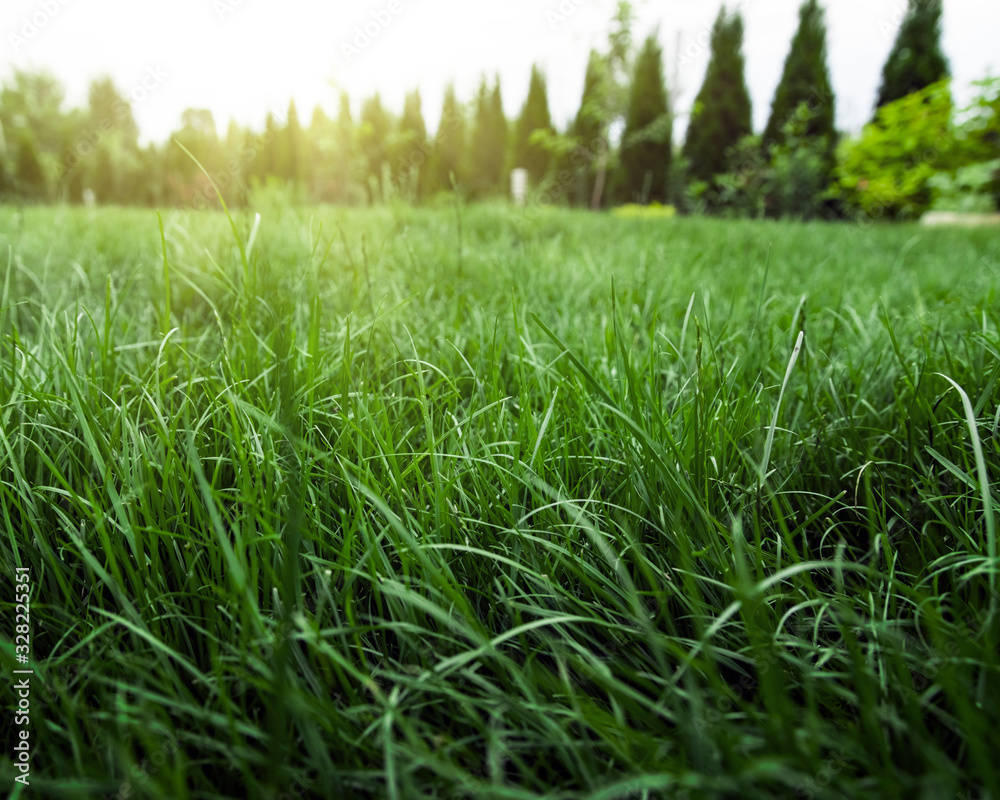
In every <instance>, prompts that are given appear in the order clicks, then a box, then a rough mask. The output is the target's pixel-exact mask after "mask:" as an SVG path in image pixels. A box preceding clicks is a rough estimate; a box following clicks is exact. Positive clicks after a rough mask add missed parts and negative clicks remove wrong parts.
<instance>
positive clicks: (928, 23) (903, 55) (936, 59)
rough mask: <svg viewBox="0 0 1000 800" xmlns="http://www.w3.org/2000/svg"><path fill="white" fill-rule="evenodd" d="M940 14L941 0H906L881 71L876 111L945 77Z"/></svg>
mask: <svg viewBox="0 0 1000 800" xmlns="http://www.w3.org/2000/svg"><path fill="white" fill-rule="evenodd" d="M942 13H943V4H942V0H909V6H908V7H907V10H906V16H905V17H904V18H903V24H902V26H901V27H900V29H899V34H898V35H897V36H896V41H895V43H894V44H893V46H892V50H891V51H890V53H889V58H888V59H887V60H886V62H885V66H884V67H883V69H882V83H881V85H880V86H879V90H878V100H877V101H876V103H875V108H876V110H877V109H880V108H882V107H883V106H885V105H888V104H889V103H892V102H893V101H895V100H899V99H900V98H903V97H906V96H907V95H910V94H913V93H914V92H918V91H920V90H921V89H924V88H926V87H927V86H930V85H931V84H933V83H937V82H938V81H941V80H943V79H945V78H947V77H948V75H949V68H948V60H947V59H946V58H945V55H944V52H943V51H942V49H941V16H942Z"/></svg>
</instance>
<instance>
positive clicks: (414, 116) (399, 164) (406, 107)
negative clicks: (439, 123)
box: [392, 90, 428, 200]
mask: <svg viewBox="0 0 1000 800" xmlns="http://www.w3.org/2000/svg"><path fill="white" fill-rule="evenodd" d="M421 105H422V104H421V100H420V91H419V90H414V91H412V92H408V93H407V95H406V99H405V100H404V102H403V116H402V118H401V119H400V121H399V135H398V136H397V137H396V140H395V142H394V146H393V150H394V152H393V157H392V174H393V180H395V181H396V182H397V183H398V184H399V188H400V189H402V190H403V191H407V192H410V193H411V196H412V199H414V200H419V199H420V197H421V195H422V191H421V189H422V186H423V185H425V184H426V183H427V153H428V146H427V125H426V124H425V123H424V114H423V110H422V108H421ZM414 171H416V175H417V179H416V183H415V184H413V185H411V179H412V175H413V174H414Z"/></svg>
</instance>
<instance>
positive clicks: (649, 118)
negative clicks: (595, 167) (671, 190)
mask: <svg viewBox="0 0 1000 800" xmlns="http://www.w3.org/2000/svg"><path fill="white" fill-rule="evenodd" d="M672 130H673V127H672V123H671V119H670V112H669V102H668V100H667V88H666V84H665V82H664V77H663V50H662V49H661V48H660V45H659V43H658V42H657V41H656V36H655V35H654V36H650V37H649V38H648V39H646V42H645V44H644V45H643V47H642V50H640V51H639V56H638V58H637V59H636V65H635V76H634V78H633V80H632V91H631V95H630V97H629V105H628V110H627V112H626V114H625V132H624V135H623V137H622V148H621V167H620V172H619V182H620V184H619V193H620V195H621V197H622V198H623V199H624V200H626V201H630V202H637V201H638V202H647V201H656V202H666V199H667V176H668V174H669V173H670V158H671V133H672Z"/></svg>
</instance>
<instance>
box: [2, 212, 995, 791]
mask: <svg viewBox="0 0 1000 800" xmlns="http://www.w3.org/2000/svg"><path fill="white" fill-rule="evenodd" d="M255 211H256V212H259V213H260V215H261V218H260V222H259V227H255V225H254V217H253V215H252V214H251V215H246V216H237V217H236V218H235V219H234V220H233V222H234V224H233V226H232V227H230V224H229V222H227V220H226V218H225V217H224V216H222V215H219V214H199V215H194V214H176V213H174V214H168V215H167V216H166V217H164V219H163V227H162V238H161V229H160V227H159V224H158V221H157V219H156V216H155V215H152V214H149V213H147V212H142V211H126V210H101V211H85V210H77V209H72V210H71V209H65V208H59V209H43V208H32V209H27V210H20V211H19V210H16V209H12V208H3V209H0V240H2V241H0V244H2V245H3V251H4V252H3V264H2V265H0V266H4V267H5V274H4V279H3V287H4V288H3V302H2V308H0V335H2V345H0V400H2V405H0V508H2V515H3V531H4V536H3V543H2V544H0V557H2V560H3V564H4V567H5V573H9V574H13V570H14V568H15V567H16V566H28V567H30V568H31V575H32V580H33V582H34V584H35V587H36V594H35V596H34V598H33V607H32V620H33V630H32V643H33V662H34V668H35V669H36V671H37V676H36V679H35V685H34V687H35V688H34V691H35V695H36V696H39V695H40V699H43V700H44V705H41V704H40V707H39V708H38V709H37V710H35V711H33V715H34V716H33V722H32V725H33V728H32V730H33V743H34V747H35V749H34V755H33V765H34V770H33V776H32V777H33V780H32V785H31V791H30V792H28V793H24V794H23V796H32V795H36V796H46V797H64V798H95V797H103V796H109V797H110V796H118V797H123V798H124V797H149V798H206V799H207V798H272V797H282V798H284V797H297V796H315V797H359V798H363V797H388V798H415V797H455V798H482V799H483V800H485V799H486V798H511V799H514V798H525V799H526V798H542V797H545V798H566V799H567V800H569V798H593V799H594V800H596V799H597V798H602V799H606V800H611V799H612V798H626V797H628V798H661V797H662V798H675V797H676V798H689V799H691V800H693V799H694V798H721V797H732V798H737V797H738V798H770V797H808V798H861V797H873V798H875V797H878V798H910V797H920V798H927V800H931V798H956V797H965V798H968V799H969V800H973V799H974V800H984V799H985V798H989V797H993V798H996V797H998V796H1000V776H998V773H1000V764H998V763H997V759H996V753H997V752H1000V733H998V730H1000V706H998V700H997V697H998V696H1000V671H998V668H1000V656H998V652H997V644H998V634H1000V627H998V625H1000V623H998V622H997V614H996V611H997V598H998V594H997V592H998V587H997V574H998V569H1000V568H998V562H997V553H996V521H995V518H994V516H993V515H994V514H995V506H996V499H995V497H994V492H995V491H996V483H997V480H998V477H1000V455H998V439H997V428H998V424H1000V410H998V403H997V399H998V394H1000V392H998V387H997V379H998V375H1000V352H998V346H1000V337H998V315H997V306H996V289H997V288H998V286H1000V280H998V274H997V263H998V261H1000V242H998V240H997V239H996V237H995V235H993V234H991V233H989V232H987V231H978V232H977V231H947V230H933V231H931V230H920V229H918V228H916V227H910V226H899V227H885V228H881V227H877V228H874V229H872V230H867V231H862V230H859V229H856V228H851V227H848V226H828V225H821V224H816V225H792V224H771V223H760V224H750V223H743V222H733V223H722V222H717V221H711V220H693V219H684V220H669V221H660V220H655V221H654V220H641V219H638V220H623V219H614V218H610V217H605V216H595V215H590V214H583V213H570V212H558V211H550V212H546V213H544V214H541V215H540V216H538V217H537V218H535V219H531V220H528V219H525V218H523V217H519V216H518V215H517V212H514V211H511V210H510V209H508V208H506V207H502V206H480V207H470V208H463V209H461V210H460V211H459V212H458V213H459V215H460V216H459V217H456V212H455V210H454V209H449V210H443V211H420V210H413V209H405V208H399V209H380V210H369V211H340V210H330V209H300V208H294V207H290V206H288V205H285V204H283V203H281V202H280V201H279V199H275V198H272V199H270V200H269V199H267V198H265V199H264V200H262V201H261V202H260V203H259V204H258V206H257V207H256V209H255ZM252 234H253V235H252ZM251 239H252V241H251ZM7 586H8V590H7V591H6V593H5V595H4V596H3V597H2V598H0V603H2V607H3V609H4V611H5V618H8V619H10V620H13V591H12V590H11V585H10V584H9V583H8V584H7ZM0 637H2V638H0V641H2V650H0V652H2V658H0V661H2V662H3V666H4V668H5V669H7V670H8V671H9V670H12V669H14V668H16V665H15V662H14V650H13V629H12V623H11V624H10V625H7V627H6V628H5V629H4V630H3V631H2V633H0ZM9 687H10V684H9V683H8V682H5V683H4V688H3V690H2V691H3V693H4V695H3V696H4V702H5V704H7V703H8V702H10V703H12V702H13V694H12V693H11V691H10V688H9ZM8 724H9V723H8V720H7V719H5V720H4V722H3V723H0V727H4V726H7V725H8ZM7 729H8V728H4V730H7ZM4 741H5V742H9V741H10V737H9V736H5V737H4ZM9 754H10V750H6V751H5V753H4V758H5V760H4V767H3V769H4V772H5V774H6V775H8V776H9V775H10V774H11V764H10V761H9ZM7 779H8V780H9V777H8V778H7ZM17 791H19V790H17Z"/></svg>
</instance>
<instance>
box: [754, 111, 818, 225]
mask: <svg viewBox="0 0 1000 800" xmlns="http://www.w3.org/2000/svg"><path fill="white" fill-rule="evenodd" d="M814 116H815V112H814V111H812V110H811V109H810V108H809V106H808V105H806V104H805V103H802V104H800V105H799V107H798V108H797V109H796V110H795V113H794V114H793V115H792V116H791V117H790V118H789V120H788V122H787V123H786V124H785V126H784V129H783V131H782V133H783V138H784V143H783V144H780V145H778V146H777V147H776V148H775V149H774V152H773V155H772V157H771V169H770V175H769V176H768V178H769V179H768V181H767V185H768V189H769V192H768V204H767V205H768V213H769V215H772V216H777V217H782V218H790V219H815V218H816V217H819V216H821V215H822V213H823V209H824V208H825V207H826V204H827V201H828V200H829V198H830V196H831V192H830V159H829V153H830V142H829V140H828V139H827V138H826V137H825V136H824V137H816V136H809V135H808V131H809V128H810V125H811V123H812V119H813V118H814Z"/></svg>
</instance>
